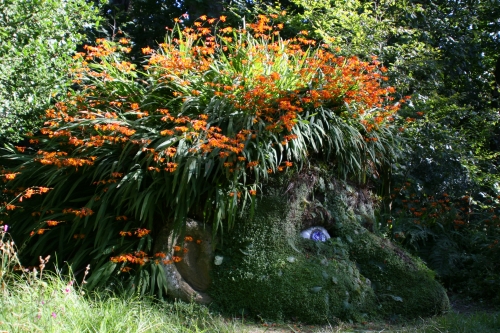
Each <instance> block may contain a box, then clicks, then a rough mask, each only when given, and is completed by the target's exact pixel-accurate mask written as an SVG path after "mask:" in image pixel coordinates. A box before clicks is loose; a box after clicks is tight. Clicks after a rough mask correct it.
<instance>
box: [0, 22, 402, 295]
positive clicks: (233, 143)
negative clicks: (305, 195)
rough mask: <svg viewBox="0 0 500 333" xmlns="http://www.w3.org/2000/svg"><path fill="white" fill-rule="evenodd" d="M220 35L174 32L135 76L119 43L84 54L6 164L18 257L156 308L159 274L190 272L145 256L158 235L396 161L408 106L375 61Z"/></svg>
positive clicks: (215, 28) (260, 37)
mask: <svg viewBox="0 0 500 333" xmlns="http://www.w3.org/2000/svg"><path fill="white" fill-rule="evenodd" d="M224 21H225V19H224V17H220V18H218V19H216V18H207V17H202V18H200V19H199V20H197V21H196V22H195V24H194V26H193V27H187V28H184V29H182V28H181V26H179V25H175V26H174V27H173V28H172V29H170V30H169V33H168V34H167V38H166V42H165V43H162V44H160V45H159V47H158V48H155V49H153V48H149V47H148V48H144V49H143V50H142V51H143V54H144V55H145V58H146V60H145V62H144V64H143V65H142V66H137V65H136V64H133V63H131V62H130V59H128V58H127V54H128V52H130V47H129V45H130V43H131V42H130V41H129V40H128V39H126V38H122V39H120V40H119V41H118V42H112V41H109V40H105V39H98V40H97V41H96V43H95V45H92V46H85V48H84V49H85V52H83V53H78V54H77V55H75V57H74V61H75V63H74V66H73V68H72V69H71V73H72V76H73V82H74V84H75V89H74V90H72V91H70V92H68V94H67V96H65V97H64V98H61V99H60V100H59V102H58V103H56V104H55V106H54V108H51V109H49V110H47V112H46V115H45V117H44V119H43V120H44V124H45V126H44V127H43V128H42V129H41V130H40V135H30V136H29V138H28V139H29V142H30V146H18V147H16V148H15V149H14V148H12V149H11V151H10V152H9V154H6V155H4V156H3V158H4V159H5V160H6V161H8V163H7V164H6V165H9V168H7V169H5V170H4V169H2V171H1V172H2V178H3V180H5V182H6V183H5V190H4V193H5V195H6V196H7V197H9V203H7V202H6V203H5V205H4V208H5V209H3V212H2V213H3V216H2V219H3V220H5V221H8V223H10V224H12V233H13V235H14V237H16V239H17V240H18V242H19V244H20V247H21V254H22V255H23V256H24V257H25V258H28V257H30V256H33V255H35V257H37V256H38V255H40V254H47V253H53V252H57V255H58V260H60V261H68V262H69V263H71V264H72V265H73V266H74V268H79V267H84V266H85V265H86V264H87V263H89V262H91V264H92V266H93V267H94V272H93V274H92V276H91V277H90V279H89V286H90V287H91V288H92V287H95V286H98V285H103V284H105V283H106V282H107V281H108V280H109V278H110V277H111V276H115V275H116V274H114V273H118V276H119V277H123V278H124V279H126V280H127V281H128V283H129V284H128V286H129V287H130V289H131V290H139V291H140V292H142V293H144V292H146V291H151V292H155V291H156V290H160V295H161V292H162V291H161V290H163V288H164V285H163V280H164V277H163V272H162V270H161V269H160V267H159V266H158V264H159V263H160V262H162V261H164V262H165V263H167V261H168V263H171V262H172V261H174V262H177V261H178V260H182V258H181V255H178V254H177V253H176V251H173V252H172V253H171V254H161V255H159V256H157V255H156V254H153V253H152V252H153V243H154V240H153V236H154V234H155V232H157V231H158V230H159V229H160V228H162V227H163V226H165V225H167V226H169V227H170V228H172V229H174V230H176V231H177V232H178V233H181V234H182V232H183V226H184V223H185V220H186V217H187V216H193V217H196V218H199V219H203V220H205V221H207V222H210V223H213V224H214V226H215V227H216V228H214V229H216V230H217V229H218V230H221V231H222V230H223V228H224V227H225V226H228V227H231V226H232V224H233V223H234V219H235V217H236V215H237V210H239V209H240V208H241V207H242V206H245V205H247V204H250V205H252V207H253V204H254V197H255V196H256V195H259V194H260V193H261V187H262V186H263V181H265V180H266V179H267V178H268V177H269V176H270V175H272V174H275V173H279V172H285V171H286V170H287V169H288V168H293V167H300V166H303V165H306V164H308V163H309V161H310V160H311V159H313V158H314V159H319V160H323V161H325V162H327V163H331V164H333V165H334V166H335V169H336V170H337V171H338V174H339V176H340V177H342V178H346V177H352V178H356V179H358V180H359V181H365V180H366V178H367V177H369V176H370V175H371V174H373V173H375V172H376V169H377V168H378V167H379V166H381V165H383V164H386V163H388V161H390V160H391V159H393V158H394V156H395V155H396V154H397V149H396V143H395V139H394V136H393V133H394V132H397V130H396V129H395V128H394V127H395V126H394V125H393V121H394V118H395V114H396V112H397V111H398V109H399V108H400V105H401V103H404V102H405V100H404V99H403V100H399V101H395V100H393V97H391V94H392V93H394V91H395V90H394V88H392V87H389V86H385V85H384V80H386V78H385V77H384V74H383V73H384V72H385V71H386V69H385V68H384V67H383V66H382V65H381V64H380V63H379V62H378V61H377V59H376V57H373V59H372V61H371V62H365V61H361V60H360V59H358V58H356V57H341V56H337V55H335V52H334V51H332V50H330V48H329V46H328V44H321V45H316V44H317V42H316V41H314V40H309V39H308V38H307V32H305V31H304V32H301V33H300V34H299V35H298V36H297V37H295V38H292V39H286V40H284V39H281V38H280V37H279V33H280V29H281V28H282V26H281V25H280V24H278V25H273V22H272V17H267V16H263V15H261V16H259V17H258V20H257V21H256V22H254V23H249V24H247V25H246V28H245V29H235V28H232V27H230V26H225V25H224ZM42 188H47V189H50V190H48V191H45V192H44V193H38V192H36V193H37V194H43V195H37V196H31V195H30V196H27V193H28V192H27V191H31V192H30V193H31V194H34V193H35V192H33V191H39V192H41V190H40V189H42ZM22 199H25V200H22ZM27 199H29V200H27ZM203 205H205V206H203ZM9 208H12V209H9ZM7 210H8V211H7ZM127 263H131V264H133V266H126V265H125V264H127ZM131 267H132V268H131Z"/></svg>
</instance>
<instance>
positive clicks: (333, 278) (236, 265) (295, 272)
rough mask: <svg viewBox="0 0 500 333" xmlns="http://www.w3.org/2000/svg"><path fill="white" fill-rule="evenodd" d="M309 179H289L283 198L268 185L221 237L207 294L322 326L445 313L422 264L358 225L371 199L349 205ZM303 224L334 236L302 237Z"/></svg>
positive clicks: (345, 197) (327, 185)
mask: <svg viewBox="0 0 500 333" xmlns="http://www.w3.org/2000/svg"><path fill="white" fill-rule="evenodd" d="M313 176H315V175H313ZM313 176H310V175H309V176H306V177H302V178H300V177H297V178H292V179H290V180H289V184H293V192H292V193H287V194H286V195H285V194H284V191H281V190H280V187H279V186H275V187H274V188H271V189H270V190H269V191H268V192H267V193H265V195H264V196H263V197H262V198H261V199H259V200H258V201H257V206H256V207H257V208H256V213H255V216H254V218H253V219H250V218H249V216H246V217H245V218H243V219H240V220H239V221H238V223H236V225H235V228H234V229H233V230H232V231H231V232H229V233H228V232H226V233H225V235H224V237H223V242H222V245H223V246H222V247H221V248H219V249H217V255H219V256H222V257H223V258H224V259H223V261H222V264H221V265H220V266H216V268H215V269H214V272H213V274H214V279H213V284H212V287H211V289H210V290H209V293H210V294H211V296H212V297H213V298H214V300H215V301H216V303H217V305H218V306H219V307H220V308H221V309H222V310H224V311H225V312H227V313H229V314H232V315H241V314H242V313H246V314H251V315H253V316H260V317H262V318H266V319H271V320H285V319H288V320H289V319H295V320H300V321H303V322H308V323H325V322H332V321H335V320H336V319H341V320H354V321H361V320H366V319H368V318H371V317H377V316H385V317H387V316H392V315H398V316H402V317H417V316H426V315H432V314H435V313H439V312H441V311H444V310H446V309H447V308H448V306H449V302H448V299H447V297H446V294H445V292H444V289H443V288H442V287H441V286H440V285H439V284H438V283H437V282H436V281H435V280H434V277H433V274H432V272H431V271H430V270H429V269H428V268H427V267H425V265H424V264H423V263H422V262H421V261H420V260H417V259H415V258H413V257H411V256H410V255H408V254H407V253H406V252H405V251H403V250H401V249H400V248H398V247H396V246H394V245H393V244H391V243H390V242H389V241H388V240H386V239H383V238H381V237H379V236H377V235H375V234H374V233H372V232H370V231H368V230H367V229H366V228H365V227H363V225H366V223H365V222H366V220H369V219H370V218H371V217H370V216H371V215H373V214H371V209H372V208H370V207H369V205H370V201H369V200H353V199H352V196H351V197H349V193H346V190H345V188H344V189H339V186H338V184H334V183H332V182H331V181H330V180H328V179H327V178H324V179H323V178H321V179H323V181H322V182H319V181H317V179H320V178H319V177H317V176H316V178H314V177H313ZM304 179H305V180H306V181H304ZM311 179H316V182H315V181H310V180H311ZM325 179H326V180H325ZM315 184H320V186H321V189H320V190H321V191H323V192H322V193H323V194H321V193H320V192H318V187H317V186H315ZM290 187H292V185H288V188H290ZM351 190H352V189H351ZM347 203H349V205H350V206H348V205H347ZM362 205H364V206H366V207H364V208H363V207H361V206H362ZM318 216H320V217H319V218H318ZM307 221H314V223H320V224H322V225H323V226H324V227H326V228H327V229H328V230H329V232H330V233H331V235H332V236H333V237H332V238H331V239H329V240H328V241H327V242H325V243H321V242H313V241H311V240H304V239H301V238H300V237H299V233H300V230H302V228H305V227H307V226H308V225H307V223H308V222H307Z"/></svg>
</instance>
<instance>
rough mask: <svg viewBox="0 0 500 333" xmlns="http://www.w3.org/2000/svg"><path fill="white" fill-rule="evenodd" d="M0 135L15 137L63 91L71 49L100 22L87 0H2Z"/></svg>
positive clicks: (33, 123) (1, 137)
mask: <svg viewBox="0 0 500 333" xmlns="http://www.w3.org/2000/svg"><path fill="white" fill-rule="evenodd" d="M0 8H2V11H1V12H0V140H11V141H17V140H19V139H20V138H21V135H22V134H24V133H26V132H29V131H31V130H33V129H34V128H36V126H37V125H39V124H40V121H39V120H38V116H40V115H41V114H42V113H43V111H44V110H45V108H46V107H47V106H48V105H49V103H50V101H51V99H52V97H53V96H55V95H57V94H59V93H65V89H66V88H67V84H68V78H67V74H66V73H67V68H68V67H69V66H70V63H71V55H72V54H73V53H74V52H75V50H76V48H77V45H78V44H79V43H81V41H82V40H83V39H84V37H85V35H84V31H85V29H89V28H91V27H92V26H94V25H95V24H96V23H97V22H98V16H97V12H96V9H95V8H94V7H93V6H92V5H91V4H88V3H87V2H86V1H85V0H67V1H59V0H43V1H42V0H34V1H17V0H0Z"/></svg>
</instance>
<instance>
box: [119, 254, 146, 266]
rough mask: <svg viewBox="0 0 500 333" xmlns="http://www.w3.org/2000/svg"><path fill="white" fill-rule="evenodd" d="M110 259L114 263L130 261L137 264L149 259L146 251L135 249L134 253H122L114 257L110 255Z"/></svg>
mask: <svg viewBox="0 0 500 333" xmlns="http://www.w3.org/2000/svg"><path fill="white" fill-rule="evenodd" d="M110 260H111V261H112V262H114V263H127V262H129V263H131V264H138V265H141V266H142V265H144V264H145V263H146V262H148V261H149V257H148V255H147V253H146V252H144V251H137V252H134V253H126V254H122V255H119V256H116V257H111V258H110Z"/></svg>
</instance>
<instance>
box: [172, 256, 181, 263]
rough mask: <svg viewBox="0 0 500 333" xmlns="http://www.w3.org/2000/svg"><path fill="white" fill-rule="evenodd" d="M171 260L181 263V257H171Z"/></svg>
mask: <svg viewBox="0 0 500 333" xmlns="http://www.w3.org/2000/svg"><path fill="white" fill-rule="evenodd" d="M172 260H173V261H174V262H181V261H182V258H181V257H177V256H173V257H172Z"/></svg>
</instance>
